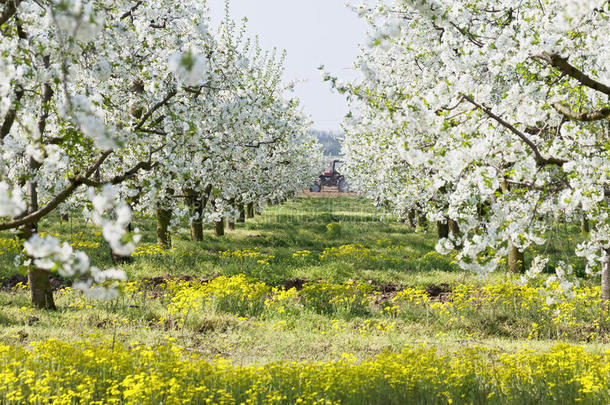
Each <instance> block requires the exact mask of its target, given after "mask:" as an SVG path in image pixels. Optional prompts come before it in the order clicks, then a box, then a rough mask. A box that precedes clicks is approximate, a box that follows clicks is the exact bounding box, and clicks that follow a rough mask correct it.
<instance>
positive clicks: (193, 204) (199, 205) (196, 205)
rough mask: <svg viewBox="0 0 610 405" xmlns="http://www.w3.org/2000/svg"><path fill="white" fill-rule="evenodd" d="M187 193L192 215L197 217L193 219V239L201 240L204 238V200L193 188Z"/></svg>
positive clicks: (186, 191)
mask: <svg viewBox="0 0 610 405" xmlns="http://www.w3.org/2000/svg"><path fill="white" fill-rule="evenodd" d="M185 193H186V195H187V199H186V200H187V204H188V206H189V209H190V213H191V216H196V217H197V218H195V219H192V220H191V239H192V240H194V241H198V242H200V241H202V240H203V218H202V217H203V201H202V199H201V197H199V196H198V195H197V194H196V193H195V192H194V191H193V190H185Z"/></svg>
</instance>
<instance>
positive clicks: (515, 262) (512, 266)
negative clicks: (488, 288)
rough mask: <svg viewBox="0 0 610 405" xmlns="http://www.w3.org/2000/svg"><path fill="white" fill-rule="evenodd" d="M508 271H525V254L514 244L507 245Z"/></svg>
mask: <svg viewBox="0 0 610 405" xmlns="http://www.w3.org/2000/svg"><path fill="white" fill-rule="evenodd" d="M508 271H510V272H511V273H525V255H524V253H523V252H521V251H520V250H519V248H517V247H516V246H515V245H513V244H512V243H510V244H509V245H508Z"/></svg>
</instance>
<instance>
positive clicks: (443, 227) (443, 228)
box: [436, 220, 449, 239]
mask: <svg viewBox="0 0 610 405" xmlns="http://www.w3.org/2000/svg"><path fill="white" fill-rule="evenodd" d="M436 229H437V232H438V238H439V239H444V238H448V237H449V222H448V221H447V220H445V221H444V222H443V221H437V222H436Z"/></svg>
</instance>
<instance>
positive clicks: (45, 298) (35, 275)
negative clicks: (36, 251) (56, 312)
mask: <svg viewBox="0 0 610 405" xmlns="http://www.w3.org/2000/svg"><path fill="white" fill-rule="evenodd" d="M49 276H50V274H49V272H48V271H46V270H41V269H37V268H35V267H32V268H30V269H29V270H28V283H29V284H30V291H31V294H32V305H34V306H35V307H36V308H40V309H56V308H55V301H54V300H53V290H52V289H51V280H50V278H49Z"/></svg>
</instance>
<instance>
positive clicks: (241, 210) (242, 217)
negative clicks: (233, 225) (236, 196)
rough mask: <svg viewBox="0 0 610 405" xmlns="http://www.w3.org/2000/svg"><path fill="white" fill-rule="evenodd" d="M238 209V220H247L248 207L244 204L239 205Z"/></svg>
mask: <svg viewBox="0 0 610 405" xmlns="http://www.w3.org/2000/svg"><path fill="white" fill-rule="evenodd" d="M237 210H238V211H239V218H238V219H237V222H242V223H243V222H246V207H244V205H243V204H238V205H237Z"/></svg>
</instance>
